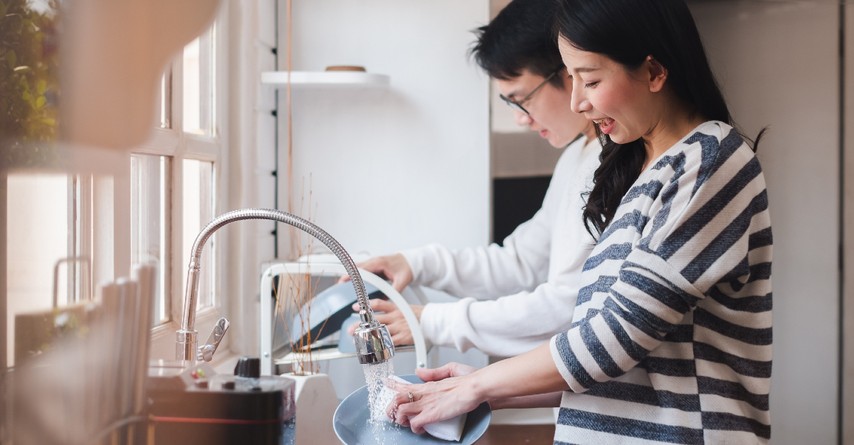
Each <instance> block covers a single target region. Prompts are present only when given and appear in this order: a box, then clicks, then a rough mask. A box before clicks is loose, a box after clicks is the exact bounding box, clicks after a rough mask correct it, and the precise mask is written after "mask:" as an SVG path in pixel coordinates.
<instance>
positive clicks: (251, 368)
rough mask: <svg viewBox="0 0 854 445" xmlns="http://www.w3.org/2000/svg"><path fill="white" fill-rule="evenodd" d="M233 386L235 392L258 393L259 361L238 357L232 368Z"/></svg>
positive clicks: (259, 381)
mask: <svg viewBox="0 0 854 445" xmlns="http://www.w3.org/2000/svg"><path fill="white" fill-rule="evenodd" d="M234 386H235V388H234V389H236V390H237V391H260V390H261V359H259V358H257V357H240V359H239V360H237V365H236V366H235V367H234Z"/></svg>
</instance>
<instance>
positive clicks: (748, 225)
mask: <svg viewBox="0 0 854 445" xmlns="http://www.w3.org/2000/svg"><path fill="white" fill-rule="evenodd" d="M536 3H538V2H534V1H533V0H515V1H513V2H512V3H511V4H510V5H509V6H508V7H507V8H505V10H503V11H502V12H501V14H499V16H498V17H496V19H495V20H494V21H493V22H492V23H490V25H489V26H487V27H484V28H482V29H481V30H482V34H481V36H480V39H479V43H478V46H476V47H475V49H474V54H475V56H476V58H478V62H479V63H480V64H481V66H482V67H484V68H485V69H486V70H487V72H489V74H490V76H492V77H493V78H495V79H496V80H497V86H498V88H499V90H501V92H502V98H504V100H505V101H506V102H507V103H508V104H510V105H512V106H514V108H516V109H517V111H516V116H517V120H518V121H519V122H520V123H522V124H525V125H529V126H530V127H531V128H532V129H535V130H537V131H539V132H540V134H541V135H542V136H543V137H546V138H548V139H549V141H550V142H551V143H552V145H556V146H561V145H565V144H566V143H568V142H569V141H571V140H572V139H573V138H574V137H575V136H576V135H577V134H578V133H579V132H580V133H582V134H584V136H583V137H581V138H580V139H579V140H578V141H577V142H575V143H573V144H570V145H569V147H567V148H566V150H567V154H565V155H564V156H563V157H562V158H561V161H560V162H559V164H558V166H557V168H556V172H555V177H554V179H553V181H552V184H551V185H550V188H549V192H548V194H547V195H546V199H545V201H544V204H543V208H542V209H541V210H540V212H539V213H538V214H537V215H536V216H535V217H534V218H533V219H532V220H531V221H529V222H528V223H525V224H523V225H522V226H520V228H519V229H517V231H516V232H514V234H513V235H511V236H510V237H509V238H508V240H505V246H504V247H503V248H499V247H497V246H491V247H489V248H483V249H469V250H466V251H461V252H450V251H447V250H445V249H442V248H439V247H436V246H434V247H430V248H427V249H426V250H425V249H421V250H419V251H411V252H404V253H403V254H397V255H392V256H388V257H379V258H375V259H371V260H368V261H367V262H365V263H363V264H360V266H361V267H363V268H365V269H367V270H371V271H373V272H377V273H381V274H384V275H386V276H387V277H388V278H389V279H391V280H392V284H393V285H394V286H395V287H396V288H397V289H402V288H403V287H405V286H406V285H407V284H408V283H409V282H411V281H413V279H416V281H418V282H419V283H421V284H428V285H434V284H439V286H435V287H444V288H446V289H452V290H453V289H455V286H456V289H466V286H468V289H473V290H472V291H471V292H472V293H471V294H470V295H475V296H480V294H482V295H487V294H489V293H490V292H492V293H493V295H494V294H495V292H502V291H507V292H506V293H505V295H507V294H508V293H512V292H521V293H519V294H515V295H508V296H507V297H505V298H501V299H498V300H495V301H474V300H473V299H464V300H462V301H460V302H458V303H453V304H449V305H448V304H446V305H427V306H424V307H417V308H415V309H416V314H417V315H418V316H419V317H420V319H421V320H422V324H423V325H424V329H425V335H426V336H428V338H431V336H432V337H433V338H431V340H436V339H438V340H439V341H434V343H437V344H449V343H450V344H454V345H456V346H457V347H458V348H460V349H465V348H468V347H478V348H480V349H484V350H485V351H486V352H488V353H491V354H494V355H503V356H507V355H514V356H513V357H511V358H508V359H505V360H501V361H499V362H496V363H494V364H492V365H489V366H487V367H485V368H482V369H477V370H475V369H472V368H470V367H466V366H464V365H459V364H448V365H445V366H443V367H441V368H437V369H420V370H418V375H419V376H420V377H421V378H422V379H423V380H425V381H427V382H428V383H425V384H421V385H407V384H400V383H390V385H392V387H393V389H394V390H395V391H396V392H397V395H396V397H395V399H394V400H393V401H392V403H391V404H390V406H389V407H388V412H389V416H390V417H391V418H392V419H393V420H394V421H395V422H397V423H399V424H400V425H403V426H408V427H410V428H411V429H412V430H413V431H414V432H416V433H423V432H424V425H426V424H429V423H433V422H436V421H439V420H444V419H447V418H451V417H454V416H456V415H459V414H461V413H464V412H468V411H471V410H472V409H474V408H475V407H477V406H478V405H479V404H480V403H482V402H489V403H490V405H491V406H492V408H493V409H500V408H508V407H538V406H559V407H560V410H559V412H558V417H557V427H556V430H555V438H554V441H555V443H560V444H563V443H596V444H601V443H625V442H631V441H637V442H644V443H739V444H741V443H764V442H767V441H768V440H769V439H770V416H769V407H768V397H769V390H770V373H771V344H772V336H771V282H770V273H771V270H770V269H771V259H772V236H771V225H770V218H769V211H768V200H767V194H766V193H767V192H766V187H765V182H764V178H763V174H762V169H761V167H760V165H759V162H758V160H757V158H756V156H755V154H754V151H755V148H756V143H758V139H759V138H758V137H757V139H756V141H755V142H752V141H750V140H749V139H747V138H746V137H745V136H743V135H741V134H740V133H739V131H738V130H737V129H736V128H734V125H735V124H734V122H733V121H732V118H731V116H730V114H729V111H728V108H727V104H726V102H725V101H724V98H723V95H722V93H721V91H720V90H719V88H718V86H717V84H716V82H715V80H714V76H713V74H712V72H711V69H710V67H709V65H708V61H707V59H706V56H705V52H704V50H703V46H702V43H701V41H700V37H699V34H698V32H697V29H696V26H695V24H694V21H693V18H692V16H691V14H690V12H689V10H688V8H687V6H686V5H685V3H684V2H683V0H547V1H545V2H543V3H544V6H543V7H542V8H534V7H533V6H531V5H533V4H536ZM526 4H527V6H528V7H530V8H531V9H535V10H539V11H540V12H542V10H546V11H549V12H548V13H546V14H545V17H546V18H545V19H542V18H541V19H542V20H541V21H542V22H543V23H541V24H540V25H539V29H540V32H542V30H543V29H548V30H551V29H552V27H553V28H554V30H556V33H555V34H554V35H551V38H552V42H554V43H555V44H556V46H557V48H558V54H559V57H560V59H561V60H562V63H563V65H564V66H565V69H563V68H562V67H561V69H557V68H558V67H560V65H553V66H552V67H550V68H549V69H545V68H542V67H540V66H538V65H533V64H530V63H528V62H527V61H521V63H520V64H518V65H516V66H517V67H521V68H522V69H521V70H517V71H513V70H512V69H511V70H510V71H507V70H503V71H502V70H501V69H496V66H500V65H492V64H490V61H491V60H494V57H499V58H500V56H501V51H497V52H496V53H492V54H490V55H489V57H486V55H487V53H483V52H482V51H481V50H484V51H485V49H486V48H487V47H489V45H492V47H494V48H499V49H500V48H501V43H500V40H497V41H496V42H491V41H490V40H489V39H488V38H492V36H491V34H490V27H492V26H493V25H496V26H497V24H498V23H500V22H498V21H499V20H519V21H520V22H519V26H520V27H523V26H531V25H530V24H527V25H526V24H525V23H523V21H522V19H521V18H522V17H525V16H526V15H523V14H521V15H520V14H518V13H519V12H520V11H524V10H525V6H524V5H526ZM519 5H523V6H519ZM512 8H515V9H516V14H512V13H507V14H505V12H507V11H508V10H511V11H512ZM531 14H533V15H536V14H535V13H531ZM531 14H529V15H528V16H531ZM502 17H503V18H502ZM534 28H536V25H535V26H534ZM521 29H522V28H520V29H518V30H516V32H521V31H520V30H521ZM528 29H532V28H528ZM508 32H509V31H508ZM496 54H497V55H496ZM522 54H526V53H522ZM481 56H484V57H481ZM558 63H560V62H558ZM505 66H506V65H505ZM537 81H539V82H537ZM559 93H562V94H563V97H564V98H565V99H564V100H565V101H566V102H560V94H559ZM537 95H541V96H540V97H538V96H537ZM550 98H555V100H554V101H551V100H550ZM567 105H568V106H569V108H570V111H571V112H574V113H576V114H575V115H570V116H567V115H561V114H560V112H561V111H560V109H561V107H563V108H564V109H565V108H566V107H567ZM550 107H552V108H553V110H552V111H553V112H552V113H551V114H548V113H547V110H549V108H550ZM537 113H541V114H537ZM535 116H536V117H537V118H535ZM549 117H554V118H555V119H556V120H555V121H549V120H548V119H549ZM578 117H583V118H584V119H586V121H579V122H582V124H581V125H580V126H579V127H577V128H576V130H574V133H575V134H569V135H566V134H561V131H560V130H561V129H566V128H569V130H570V131H569V133H572V132H573V130H572V127H568V124H567V122H575V121H571V119H577V118H578ZM557 119H561V120H557ZM550 122H554V123H553V124H550ZM585 122H587V123H586V124H585ZM589 122H592V123H593V124H595V132H596V134H598V139H597V138H596V137H595V136H594V133H593V131H591V127H590V124H589ZM585 125H586V126H587V128H586V131H585ZM599 141H601V144H602V145H601V155H600V156H599V161H600V163H599V165H598V167H596V166H595V161H594V162H593V163H592V164H590V165H588V164H586V162H587V161H589V159H591V158H595V157H596V156H595V155H596V154H598V152H599V147H596V143H598V142H599ZM591 152H592V153H594V155H593V156H592V157H591V156H590V153H591ZM568 156H575V158H574V159H573V161H571V162H569V164H572V165H570V166H568V165H565V164H566V163H565V162H564V158H567V157H568ZM584 165H588V166H587V167H586V168H588V170H584V168H585V167H584ZM594 169H595V172H594V173H593V175H592V176H593V178H592V181H590V182H591V183H592V184H590V185H588V181H586V180H584V178H586V176H587V175H586V174H585V172H593V171H594ZM567 172H569V173H568V174H567ZM562 181H563V182H562ZM559 237H563V238H560V239H558V238H559ZM508 241H509V243H508ZM502 255H503V256H504V259H503V260H502ZM529 259H530V260H531V261H529V262H525V261H527V260H529ZM513 260H519V261H521V263H520V262H518V261H517V264H515V265H513V264H512V263H513ZM484 262H485V263H487V265H484V264H482V263H484ZM493 263H494V264H498V265H504V266H506V269H502V268H501V267H490V264H493ZM511 270H513V271H516V273H514V274H512V275H506V274H504V272H508V271H511ZM538 284H539V285H538ZM514 286H515V287H514ZM457 294H458V295H459V293H457ZM375 304H376V305H378V306H374V309H375V310H377V311H379V312H385V313H384V314H378V315H377V318H378V320H379V321H380V322H382V323H385V324H387V325H388V326H389V330H390V331H391V332H392V336H393V339H394V341H395V343H396V344H405V343H406V342H407V335H408V328H406V327H405V326H400V325H399V324H398V323H397V322H396V320H397V318H396V317H395V313H394V309H393V308H389V307H383V306H382V304H383V303H381V302H380V303H375ZM514 307H517V308H519V310H520V312H512V308H514ZM508 308H511V311H510V312H507V310H506V309H508ZM481 309H482V310H481ZM490 311H493V312H492V315H490ZM455 314H456V315H455ZM499 314H500V315H499ZM530 314H535V316H531V315H530ZM536 314H539V315H536ZM493 315H497V316H498V318H497V319H496V318H495V317H494V316H493ZM455 317H456V318H457V319H458V320H461V321H462V325H463V326H465V329H461V330H460V332H458V333H450V332H451V331H453V330H454V329H455V328H456V325H454V326H451V324H452V321H453V320H454V319H455ZM511 319H512V320H516V322H515V324H514V323H508V322H507V320H511ZM490 320H493V321H492V322H490ZM555 332H558V333H557V334H554V333H555ZM502 345H503V346H505V347H502Z"/></svg>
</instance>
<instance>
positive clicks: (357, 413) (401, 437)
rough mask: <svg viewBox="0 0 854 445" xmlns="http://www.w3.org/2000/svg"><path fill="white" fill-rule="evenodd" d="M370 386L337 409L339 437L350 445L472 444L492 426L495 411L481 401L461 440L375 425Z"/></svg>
mask: <svg viewBox="0 0 854 445" xmlns="http://www.w3.org/2000/svg"><path fill="white" fill-rule="evenodd" d="M400 377H401V378H403V379H405V380H407V381H410V382H412V383H423V382H422V381H421V379H419V378H418V377H417V376H415V375H402V376H400ZM369 417H370V409H369V408H368V388H367V386H363V387H361V388H359V389H357V390H356V391H353V393H352V394H350V395H349V396H347V398H345V399H344V400H343V401H342V402H341V403H340V404H339V405H338V408H337V409H335V415H334V416H333V419H332V426H333V427H334V428H335V434H336V435H337V436H338V439H339V440H341V442H343V443H345V444H346V445H374V444H376V445H399V444H403V445H410V444H412V445H420V444H444V445H450V444H457V443H460V444H464V445H468V444H472V443H474V442H475V441H476V440H477V439H479V438H480V436H482V435H483V433H484V432H485V431H486V428H487V427H488V426H489V421H490V420H491V419H492V411H491V410H490V409H489V405H488V404H486V403H485V402H484V403H481V404H480V406H478V407H477V408H475V409H474V411H472V412H470V413H468V416H466V424H465V426H464V427H463V436H462V437H461V438H460V441H459V442H452V441H447V440H442V439H437V438H435V437H433V436H431V435H429V434H423V435H418V434H415V433H413V432H412V430H410V429H409V428H403V427H401V426H398V425H395V424H391V423H388V424H387V425H385V426H384V427H383V428H380V427H372V426H371V424H370V423H369Z"/></svg>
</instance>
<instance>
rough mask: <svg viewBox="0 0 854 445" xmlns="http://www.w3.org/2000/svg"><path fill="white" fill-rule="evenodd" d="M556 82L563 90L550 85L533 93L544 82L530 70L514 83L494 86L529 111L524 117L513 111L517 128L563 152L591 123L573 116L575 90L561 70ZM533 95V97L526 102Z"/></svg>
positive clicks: (497, 81) (502, 83) (511, 80)
mask: <svg viewBox="0 0 854 445" xmlns="http://www.w3.org/2000/svg"><path fill="white" fill-rule="evenodd" d="M555 78H560V79H561V80H562V81H563V82H564V88H562V89H561V88H557V87H555V86H554V85H553V84H552V83H551V82H547V83H546V84H545V85H543V86H542V87H541V88H540V89H539V90H537V91H534V90H535V89H536V88H537V87H538V86H539V85H540V84H541V83H543V81H545V78H544V77H543V76H540V75H537V74H532V73H530V72H529V71H527V70H524V71H523V72H522V74H521V75H520V76H519V77H516V78H513V79H508V80H500V79H496V81H495V84H496V87H497V88H498V91H499V92H500V93H501V94H502V95H503V96H504V97H506V98H508V99H510V100H512V101H515V102H519V103H520V105H522V107H523V108H524V109H525V110H527V111H528V112H527V113H525V112H524V111H521V110H518V109H515V108H514V109H513V113H514V115H515V118H516V123H517V124H519V125H521V126H526V127H528V128H529V129H530V130H531V131H535V132H537V133H538V134H539V135H540V137H542V138H543V139H546V140H547V141H548V142H549V144H551V146H552V147H555V148H563V147H566V146H567V144H569V143H570V142H572V140H573V139H575V138H576V136H578V134H579V133H581V132H583V131H584V130H585V128H587V126H588V125H590V123H589V122H588V121H587V120H586V119H584V117H583V116H581V115H580V114H577V113H574V112H573V111H572V108H570V106H569V102H570V98H571V97H572V86H571V85H570V83H569V82H568V81H567V79H566V71H564V70H561V71H560V72H559V73H557V74H556V75H555ZM552 80H554V79H552ZM532 91H534V94H533V95H531V96H530V97H529V98H528V99H527V100H524V101H523V99H524V98H525V97H526V96H528V95H529V94H530V93H531V92H532ZM522 101H523V102H522Z"/></svg>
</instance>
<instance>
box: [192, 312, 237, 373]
mask: <svg viewBox="0 0 854 445" xmlns="http://www.w3.org/2000/svg"><path fill="white" fill-rule="evenodd" d="M229 325H230V323H229V322H228V319H226V318H225V317H222V318H220V319H219V320H217V321H216V324H215V325H214V328H213V332H211V335H210V336H209V337H208V340H207V341H206V342H205V344H204V345H202V346H199V350H198V351H196V358H197V360H203V361H206V362H209V361H211V360H212V359H213V355H214V352H216V348H218V347H219V342H221V341H222V338H223V337H225V331H227V330H228V326H229Z"/></svg>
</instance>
